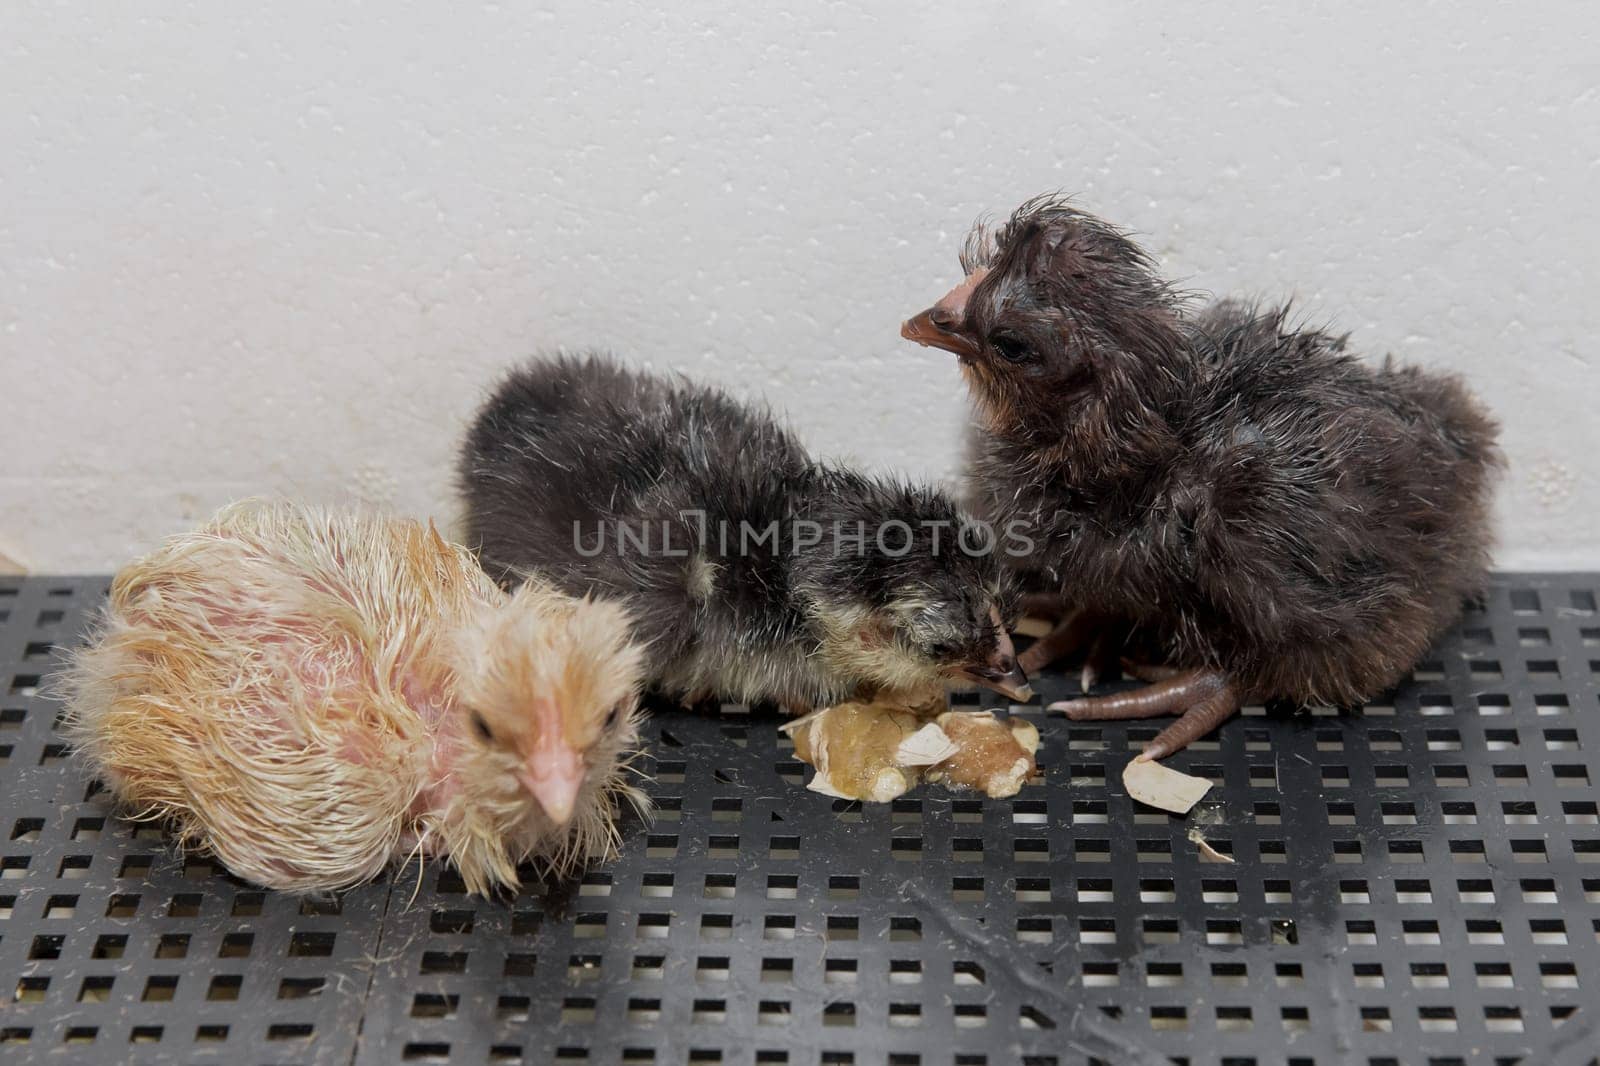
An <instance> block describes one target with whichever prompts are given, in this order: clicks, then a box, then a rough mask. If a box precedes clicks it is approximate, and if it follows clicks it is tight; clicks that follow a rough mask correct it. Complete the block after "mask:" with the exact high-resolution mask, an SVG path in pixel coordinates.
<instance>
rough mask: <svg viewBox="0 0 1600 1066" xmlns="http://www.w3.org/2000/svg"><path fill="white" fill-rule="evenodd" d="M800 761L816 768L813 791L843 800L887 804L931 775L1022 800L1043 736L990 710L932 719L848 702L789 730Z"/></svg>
mask: <svg viewBox="0 0 1600 1066" xmlns="http://www.w3.org/2000/svg"><path fill="white" fill-rule="evenodd" d="M783 729H784V731H785V732H786V733H788V734H789V735H790V736H791V737H793V738H794V754H795V758H797V759H799V760H800V761H801V762H806V763H810V764H811V765H812V766H814V767H815V768H816V771H817V772H816V773H815V774H814V775H812V778H811V781H810V782H809V783H808V784H807V785H806V787H807V788H809V789H811V790H812V791H813V792H820V793H822V794H823V795H826V796H835V797H838V798H841V799H857V800H867V801H869V802H872V803H887V802H889V801H890V800H893V799H897V798H898V797H900V796H902V795H904V794H905V793H906V792H907V791H909V790H910V789H912V788H913V787H915V786H916V785H917V784H918V782H919V781H920V780H921V779H922V778H923V776H924V775H926V777H927V779H928V780H930V781H938V782H941V783H943V784H945V785H947V786H948V787H951V788H973V789H978V790H980V791H983V792H985V793H987V794H988V795H990V796H995V797H1003V796H1014V795H1016V793H1017V792H1018V791H1019V790H1020V789H1021V788H1022V783H1023V782H1024V781H1026V780H1027V779H1028V778H1029V777H1030V776H1032V774H1033V773H1034V770H1035V764H1034V761H1033V753H1034V751H1036V750H1037V749H1038V746H1039V732H1038V730H1037V729H1035V728H1034V727H1033V726H1032V724H1030V723H1028V722H1024V721H1021V720H1020V719H1013V720H1011V722H1010V723H1009V724H1008V723H1004V722H1001V721H1000V720H999V719H997V718H996V717H995V716H994V715H992V714H990V713H989V712H988V711H951V712H946V713H943V714H940V715H939V716H938V717H937V719H935V720H933V721H929V720H928V717H927V716H926V715H919V714H917V713H915V712H913V711H909V710H907V709H905V708H904V707H902V706H899V705H896V704H888V703H841V704H839V705H837V706H835V707H828V708H824V709H823V710H820V711H815V712H813V713H811V714H809V715H806V716H805V717H804V718H800V719H796V720H795V721H793V722H789V723H787V724H786V725H785V726H784V727H783Z"/></svg>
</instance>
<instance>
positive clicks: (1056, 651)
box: [1017, 611, 1114, 674]
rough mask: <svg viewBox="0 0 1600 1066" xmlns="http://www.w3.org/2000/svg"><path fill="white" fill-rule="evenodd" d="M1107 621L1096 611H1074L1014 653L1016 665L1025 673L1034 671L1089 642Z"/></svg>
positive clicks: (1036, 671)
mask: <svg viewBox="0 0 1600 1066" xmlns="http://www.w3.org/2000/svg"><path fill="white" fill-rule="evenodd" d="M1107 622H1108V619H1107V618H1106V616H1105V615H1102V614H1099V613H1097V612H1094V611H1076V612H1074V613H1073V614H1071V615H1068V616H1067V617H1066V618H1064V619H1063V620H1062V621H1060V622H1058V623H1057V624H1056V627H1055V628H1054V629H1052V630H1051V631H1050V632H1048V633H1046V634H1045V635H1044V636H1042V637H1040V638H1039V639H1038V640H1036V641H1034V642H1033V643H1032V644H1030V645H1029V646H1028V650H1027V651H1025V652H1023V653H1022V654H1021V655H1018V656H1017V665H1018V666H1020V667H1022V672H1023V673H1025V674H1037V673H1038V672H1039V671H1040V670H1043V669H1044V668H1045V667H1047V666H1049V665H1050V664H1051V663H1053V662H1055V661H1056V660H1057V659H1059V658H1061V657H1062V656H1063V655H1067V654H1069V653H1071V652H1074V651H1077V650H1078V649H1079V648H1082V647H1084V646H1085V645H1086V644H1089V643H1090V642H1091V641H1092V640H1094V637H1095V634H1096V633H1097V632H1098V631H1099V630H1100V628H1101V627H1102V626H1104V625H1105V624H1106V623H1107ZM1113 661H1114V660H1113Z"/></svg>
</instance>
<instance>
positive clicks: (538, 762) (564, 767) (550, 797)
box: [521, 737, 583, 825]
mask: <svg viewBox="0 0 1600 1066" xmlns="http://www.w3.org/2000/svg"><path fill="white" fill-rule="evenodd" d="M521 778H522V784H523V787H525V788H526V789H527V790H528V793H529V795H531V796H532V797H533V798H534V799H536V800H538V801H539V806H541V807H543V808H544V812H545V814H546V815H548V816H549V817H550V820H551V821H552V822H554V823H555V824H556V825H566V824H567V822H569V821H570V820H571V819H572V811H573V808H574V807H576V806H577V803H578V793H579V791H580V790H582V788H583V756H582V755H580V754H579V753H578V750H577V749H576V748H574V747H573V746H572V745H571V744H569V743H568V742H567V741H566V740H565V739H564V738H561V737H552V738H550V739H549V740H547V741H543V742H541V743H540V744H539V746H538V747H537V748H535V749H534V751H533V753H532V754H531V755H529V756H528V760H527V763H526V765H525V766H524V767H523V770H522V774H521Z"/></svg>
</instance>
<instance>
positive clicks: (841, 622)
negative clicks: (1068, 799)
mask: <svg viewBox="0 0 1600 1066" xmlns="http://www.w3.org/2000/svg"><path fill="white" fill-rule="evenodd" d="M458 480H459V487H460V490H461V492H462V494H463V496H464V497H465V500H466V504H467V542H468V543H469V544H471V545H474V546H477V547H478V548H479V549H480V552H481V559H482V562H483V565H484V566H485V568H486V569H487V570H488V571H489V572H490V573H491V574H492V575H494V576H495V577H496V578H497V579H498V580H501V581H502V582H514V581H515V580H516V579H517V575H518V574H520V573H524V572H527V571H533V570H537V571H539V572H541V573H542V574H543V575H545V576H546V577H547V578H549V579H551V580H553V581H555V582H556V583H557V584H558V585H559V586H561V587H562V588H564V589H565V590H567V591H569V592H572V593H574V594H584V593H589V592H594V593H596V594H602V595H606V596H615V597H620V598H623V599H625V600H627V601H628V602H629V605H630V608H631V610H632V613H633V615H634V617H635V618H636V619H637V620H638V634H637V635H638V636H639V637H641V638H643V639H645V640H647V641H648V642H649V644H648V654H649V658H650V670H651V673H652V675H653V677H654V678H655V681H656V683H657V685H658V687H659V688H660V689H662V690H663V691H665V692H668V693H671V694H675V695H679V696H683V697H685V698H689V699H699V698H704V697H710V696H717V697H721V698H725V699H732V700H743V701H753V700H774V701H777V702H780V703H784V704H786V705H788V706H790V707H791V708H796V709H798V708H804V707H815V706H823V705H827V704H830V703H834V702H838V701H839V700H842V699H845V698H848V697H851V696H853V695H856V694H857V693H858V692H860V691H862V690H882V691H888V692H905V693H908V694H909V693H922V692H925V691H928V690H931V689H933V688H935V687H938V686H941V685H942V684H943V683H944V682H946V681H949V680H956V681H959V680H967V681H976V682H978V683H982V684H988V685H991V686H993V687H996V688H999V689H1001V690H1002V691H1009V692H1012V693H1014V694H1018V695H1019V698H1027V697H1026V695H1025V694H1024V688H1023V686H1024V681H1023V677H1022V674H1021V672H1020V671H1019V670H1018V669H1017V668H1016V663H1015V657H1014V655H1013V653H1012V645H1011V640H1010V637H1009V636H1008V635H1007V633H1006V631H1005V628H1004V620H1006V619H1009V617H1010V611H1011V610H1012V599H1013V598H1012V597H1011V596H1010V595H1009V594H1008V589H1009V587H1010V586H1009V584H1008V582H1007V580H1006V578H1005V576H1004V571H1003V570H1002V567H1001V565H1000V563H999V560H998V558H997V557H996V555H994V554H988V555H978V554H971V553H968V552H965V551H962V550H959V547H958V545H957V542H956V540H955V529H956V528H957V527H958V526H959V525H961V524H962V523H964V522H966V521H968V519H967V517H966V516H965V515H964V513H963V512H962V511H961V510H960V509H959V508H958V507H957V506H956V505H955V504H954V503H953V502H952V501H951V500H950V499H949V498H948V497H946V496H945V495H944V494H943V493H941V492H939V491H936V490H934V489H930V488H926V487H920V486H915V485H909V484H905V483H902V482H899V481H894V480H889V479H882V478H872V477H868V476H866V475H863V474H860V473H857V472H855V471H852V470H848V469H844V468H841V467H838V466H833V465H828V464H823V463H818V462H816V461H814V460H812V458H811V457H810V456H809V455H808V454H807V453H806V450H805V449H804V448H803V447H802V446H801V445H800V443H799V442H798V441H797V440H796V439H795V437H794V436H793V435H792V434H790V433H789V432H788V431H787V430H786V429H785V428H784V427H783V426H781V425H780V424H779V423H778V422H777V421H776V420H775V419H774V418H773V417H772V416H771V415H770V414H769V413H768V412H766V411H764V410H759V409H757V408H754V407H750V406H746V405H744V404H741V403H739V402H737V401H735V400H734V399H732V398H731V397H729V396H728V395H727V394H725V393H723V392H721V391H719V390H716V389H712V388H706V387H702V386H697V385H694V384H691V383H688V382H685V381H681V380H671V381H669V380H666V379H663V378H660V377H655V376H652V375H649V374H647V373H643V372H639V371H633V370H628V369H624V368H623V367H621V366H619V365H618V364H617V363H615V362H614V361H612V360H609V359H607V358H604V357H602V356H588V357H573V356H561V357H555V358H550V359H542V360H538V361H535V362H533V363H532V364H530V365H528V366H525V367H523V368H521V369H518V370H516V371H514V372H512V373H511V374H510V375H509V376H508V377H507V378H506V379H505V380H504V381H503V382H502V383H501V384H500V385H499V387H498V388H497V389H496V390H495V392H494V394H493V396H492V397H491V398H490V399H489V401H488V402H487V403H486V404H485V405H484V406H483V408H482V410H481V411H480V412H479V414H478V416H477V418H476V420H475V422H474V424H473V426H472V428H471V430H470V432H469V434H468V436H467V440H466V443H465V445H464V447H463V449H462V454H461V457H460V462H459V466H458ZM885 523H904V526H903V527H901V526H895V527H893V528H891V529H889V530H887V531H886V532H885V535H884V540H883V542H882V546H880V544H879V541H878V537H877V533H878V531H879V529H880V528H881V527H883V526H884V524H885ZM930 523H936V524H942V525H932V524H930ZM835 529H838V530H839V531H840V532H841V533H842V534H843V536H842V537H839V538H836V537H835V536H834V531H835ZM773 530H775V531H776V532H775V533H774V532H769V531H773ZM858 530H859V531H860V532H862V533H864V535H865V537H864V546H861V547H858V542H857V540H856V538H855V537H853V536H851V534H852V533H853V532H856V531H858ZM624 531H625V532H624ZM940 534H942V536H940ZM769 536H770V537H771V539H769ZM908 537H909V538H910V547H909V550H906V551H904V553H903V554H902V553H901V545H902V543H904V542H905V541H906V539H907V538H908ZM936 537H938V538H939V540H940V543H939V544H938V545H937V549H936V546H935V543H934V540H935V538H936ZM624 538H626V539H624ZM813 540H815V543H811V542H812V541H813ZM885 549H886V550H885Z"/></svg>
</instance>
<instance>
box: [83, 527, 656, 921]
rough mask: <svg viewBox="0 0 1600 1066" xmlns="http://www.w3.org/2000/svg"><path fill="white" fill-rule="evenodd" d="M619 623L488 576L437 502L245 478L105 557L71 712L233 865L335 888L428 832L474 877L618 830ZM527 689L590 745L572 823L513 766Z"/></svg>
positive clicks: (111, 777) (508, 880)
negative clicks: (101, 607) (410, 506)
mask: <svg viewBox="0 0 1600 1066" xmlns="http://www.w3.org/2000/svg"><path fill="white" fill-rule="evenodd" d="M627 633H628V620H627V617H626V615H625V613H624V612H623V610H622V609H621V608H620V607H618V606H616V605H614V604H611V603H604V602H594V601H589V600H577V599H574V598H572V597H569V596H566V595H563V594H561V593H559V592H557V591H555V590H553V589H551V588H550V587H548V586H546V585H543V584H541V583H539V582H537V581H533V582H530V583H528V584H527V585H525V586H523V587H522V588H521V589H519V590H518V591H517V592H516V593H515V594H507V593H505V592H503V591H501V590H500V589H499V588H498V587H497V586H496V585H495V584H494V583H493V582H492V581H490V580H489V579H488V578H487V577H486V576H485V575H484V574H483V573H482V571H481V570H480V569H479V568H478V566H477V564H476V562H475V561H474V559H473V557H472V555H471V553H470V552H468V551H467V550H466V549H464V548H461V547H457V546H455V545H452V544H449V543H447V542H445V541H444V540H443V539H442V538H441V537H440V536H439V534H438V533H437V532H436V531H435V530H434V529H433V527H432V526H431V525H429V526H423V525H420V524H418V523H416V522H411V521H405V520H399V519H393V518H385V517H380V516H375V515H342V514H330V513H328V512H324V511H319V510H316V509H311V508H305V507H300V506H297V505H293V504H287V503H261V502H247V503H243V504H237V505H234V506H233V507H230V508H226V509H224V510H223V511H222V512H220V513H219V514H218V515H217V516H216V517H215V518H213V519H212V520H211V522H209V523H208V524H207V525H206V526H204V527H203V528H201V529H199V530H197V531H196V532H194V533H190V534H185V535H182V536H178V537H174V538H172V539H171V540H169V541H168V542H167V543H166V544H164V545H163V546H162V547H161V548H159V549H158V550H156V551H155V552H153V553H152V554H150V555H148V556H146V557H145V558H143V559H140V560H138V561H137V562H135V563H133V564H131V565H130V566H128V567H127V568H125V569H124V570H123V571H122V572H121V573H120V574H118V575H117V578H116V581H115V583H114V584H113V586H112V589H111V597H110V602H109V604H108V605H107V608H106V613H105V617H104V621H103V624H102V627H101V630H100V632H99V633H98V634H97V636H96V638H95V640H94V642H93V643H92V644H91V645H90V646H89V647H87V648H85V649H83V650H82V651H80V652H79V653H78V654H77V655H76V656H75V657H74V660H73V662H72V664H71V666H70V668H69V670H68V671H67V672H66V674H65V675H64V681H65V686H64V687H65V691H64V696H65V698H66V699H67V701H68V717H67V722H68V728H69V730H70V733H71V735H72V737H73V739H74V740H75V742H76V743H77V744H78V746H79V747H80V748H81V749H82V751H83V752H84V754H85V755H86V756H87V758H88V759H89V761H90V762H91V763H92V765H93V766H94V768H95V769H96V771H97V772H99V773H100V774H101V775H102V776H103V778H104V779H105V780H106V782H107V784H108V785H109V786H110V787H111V788H112V790H113V791H114V792H115V793H116V794H117V796H118V797H119V799H120V800H121V801H122V802H123V803H124V804H125V805H126V806H127V807H128V808H129V809H130V810H131V811H132V812H133V813H134V814H135V815H136V816H142V817H153V818H162V819H166V820H168V821H170V822H171V824H172V825H173V826H174V828H175V829H176V831H177V833H178V835H179V837H180V838H181V839H182V840H183V842H184V843H186V844H190V845H195V846H201V847H204V848H207V849H209V850H211V851H213V852H215V853H216V855H217V856H218V857H219V858H220V859H221V860H222V861H223V863H224V864H225V865H227V867H228V868H229V869H230V870H232V871H233V872H234V873H236V874H238V875H239V876H241V877H245V878H248V879H250V880H252V881H256V882H258V883H261V884H264V885H267V886H270V887H275V888H283V889H290V890H301V891H314V890H322V889H329V888H337V887H341V886H345V885H350V884H354V883H357V882H360V881H364V880H367V879H369V878H372V877H374V876H376V875H377V874H379V873H380V872H381V871H383V870H384V869H385V867H387V866H388V865H389V864H390V863H392V862H395V861H397V860H401V859H404V858H406V857H407V856H408V855H411V854H414V853H416V852H418V851H420V852H421V853H422V854H425V855H444V856H448V857H449V858H450V859H451V861H453V862H454V863H455V864H456V866H457V867H458V868H459V870H460V872H461V875H462V877H463V879H464V880H465V882H466V884H467V887H468V888H469V889H470V890H472V891H475V892H488V891H490V890H491V889H493V888H495V887H497V886H502V885H515V884H516V883H517V874H516V866H517V864H518V863H519V862H522V861H524V860H530V859H531V860H533V861H535V862H537V863H542V864H544V865H546V866H552V867H558V868H566V867H569V866H572V865H574V864H577V863H580V862H583V861H586V860H589V859H593V858H597V857H602V856H605V855H607V854H609V853H610V852H611V850H612V849H613V848H614V845H615V834H616V831H615V828H614V822H615V816H616V813H617V806H618V803H619V802H620V801H623V800H629V801H631V802H634V803H636V804H638V803H642V799H641V798H640V797H639V795H638V793H637V792H636V791H635V790H633V789H631V788H630V787H629V786H628V785H627V784H626V782H625V781H624V779H623V778H624V773H625V771H626V769H627V766H626V763H627V761H628V759H629V758H630V757H631V754H632V749H633V747H634V745H635V744H636V741H637V735H638V734H637V722H636V715H637V703H636V694H637V691H638V686H639V679H640V669H641V665H640V663H641V658H640V651H639V649H638V648H637V647H636V646H635V645H633V644H631V643H629V642H628V639H627ZM535 702H539V703H540V705H541V706H543V707H544V708H545V709H546V711H547V714H546V716H545V718H543V719H538V721H550V722H555V723H558V725H559V728H560V729H561V730H562V731H563V732H564V733H565V742H570V744H571V745H572V746H573V748H575V749H576V750H577V751H579V752H581V753H583V766H584V770H583V773H584V777H583V782H582V786H581V792H580V793H579V800H578V803H577V805H576V807H575V810H574V813H573V816H572V819H571V821H570V822H569V823H568V824H566V825H556V824H554V822H552V820H551V819H550V818H549V817H547V816H546V815H545V813H544V810H543V808H542V807H541V806H540V805H539V803H538V802H537V801H536V800H535V799H534V798H533V796H532V795H530V793H529V792H528V791H527V789H526V788H525V787H524V785H523V784H522V783H521V781H520V780H519V777H518V774H519V771H520V770H521V769H522V768H523V767H524V766H525V765H526V759H527V757H528V752H529V751H530V750H532V748H533V746H534V745H535V743H536V742H537V741H538V739H539V738H538V737H537V736H536V735H535V734H536V732H537V725H536V716H534V715H532V714H531V713H530V708H531V707H533V706H534V704H535ZM474 715H476V716H477V718H476V720H475V719H474ZM551 715H554V716H555V717H554V718H552V717H550V716H551Z"/></svg>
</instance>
